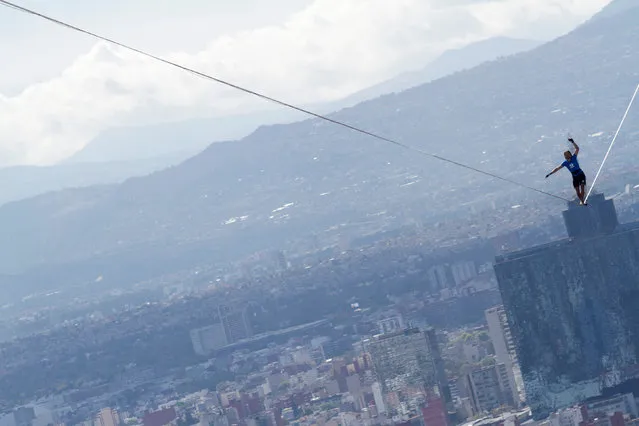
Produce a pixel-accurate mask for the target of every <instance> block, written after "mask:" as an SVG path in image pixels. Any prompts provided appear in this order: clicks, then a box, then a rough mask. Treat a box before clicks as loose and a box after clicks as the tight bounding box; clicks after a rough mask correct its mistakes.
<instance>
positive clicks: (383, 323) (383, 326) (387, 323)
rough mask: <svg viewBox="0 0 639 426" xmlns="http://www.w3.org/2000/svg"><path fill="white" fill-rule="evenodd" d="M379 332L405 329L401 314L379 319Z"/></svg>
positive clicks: (393, 331)
mask: <svg viewBox="0 0 639 426" xmlns="http://www.w3.org/2000/svg"><path fill="white" fill-rule="evenodd" d="M377 327H378V328H379V334H386V333H395V332H397V331H401V330H403V329H404V320H403V319H402V317H401V315H394V316H392V317H389V318H384V319H381V320H379V321H377Z"/></svg>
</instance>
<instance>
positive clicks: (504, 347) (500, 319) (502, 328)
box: [485, 305, 525, 403]
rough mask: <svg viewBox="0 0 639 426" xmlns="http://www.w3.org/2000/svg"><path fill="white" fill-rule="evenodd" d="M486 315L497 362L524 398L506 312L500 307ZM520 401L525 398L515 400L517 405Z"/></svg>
mask: <svg viewBox="0 0 639 426" xmlns="http://www.w3.org/2000/svg"><path fill="white" fill-rule="evenodd" d="M485 314H486V322H487V323H488V334H489V336H490V340H491V342H492V343H493V347H494V348H495V356H496V357H497V362H499V363H502V364H504V365H505V366H506V369H507V371H508V374H509V375H510V379H511V381H513V382H514V383H515V385H516V390H517V392H518V393H519V394H521V395H522V396H523V395H525V392H524V389H523V387H524V384H523V379H522V377H521V369H520V368H519V362H518V360H517V351H516V348H515V341H514V340H513V336H512V333H511V331H510V325H509V324H508V317H507V316H506V311H505V310H504V307H503V306H501V305H500V306H495V307H493V308H490V309H487V310H486V313H485ZM520 399H521V400H523V398H520V397H519V396H518V397H517V398H516V399H515V403H518V401H519V400H520Z"/></svg>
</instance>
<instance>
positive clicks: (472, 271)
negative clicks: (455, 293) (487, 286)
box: [450, 260, 477, 287]
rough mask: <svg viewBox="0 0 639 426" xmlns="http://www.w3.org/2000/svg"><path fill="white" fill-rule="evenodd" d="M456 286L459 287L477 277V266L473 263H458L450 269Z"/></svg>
mask: <svg viewBox="0 0 639 426" xmlns="http://www.w3.org/2000/svg"><path fill="white" fill-rule="evenodd" d="M450 271H451V274H452V275H453V281H455V286H457V287H459V286H460V285H462V284H465V283H467V282H468V281H470V280H471V279H473V278H475V277H476V276H477V266H476V265H475V262H473V261H470V260H469V261H465V262H456V263H453V264H452V265H451V267H450Z"/></svg>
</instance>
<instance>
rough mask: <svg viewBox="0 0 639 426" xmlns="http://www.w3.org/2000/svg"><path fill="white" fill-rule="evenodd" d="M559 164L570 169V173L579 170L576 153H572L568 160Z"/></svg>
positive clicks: (575, 172)
mask: <svg viewBox="0 0 639 426" xmlns="http://www.w3.org/2000/svg"><path fill="white" fill-rule="evenodd" d="M561 165H562V166H563V167H565V168H567V169H568V170H570V173H572V174H573V175H574V174H577V173H579V172H580V171H581V168H580V167H579V161H577V156H576V155H573V156H572V157H570V160H566V161H564V162H563V163H561Z"/></svg>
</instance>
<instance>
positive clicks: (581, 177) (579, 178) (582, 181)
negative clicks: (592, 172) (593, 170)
mask: <svg viewBox="0 0 639 426" xmlns="http://www.w3.org/2000/svg"><path fill="white" fill-rule="evenodd" d="M580 185H586V174H585V173H584V172H583V171H579V172H577V173H575V174H574V175H572V186H574V187H575V188H577V187H578V186H580Z"/></svg>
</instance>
